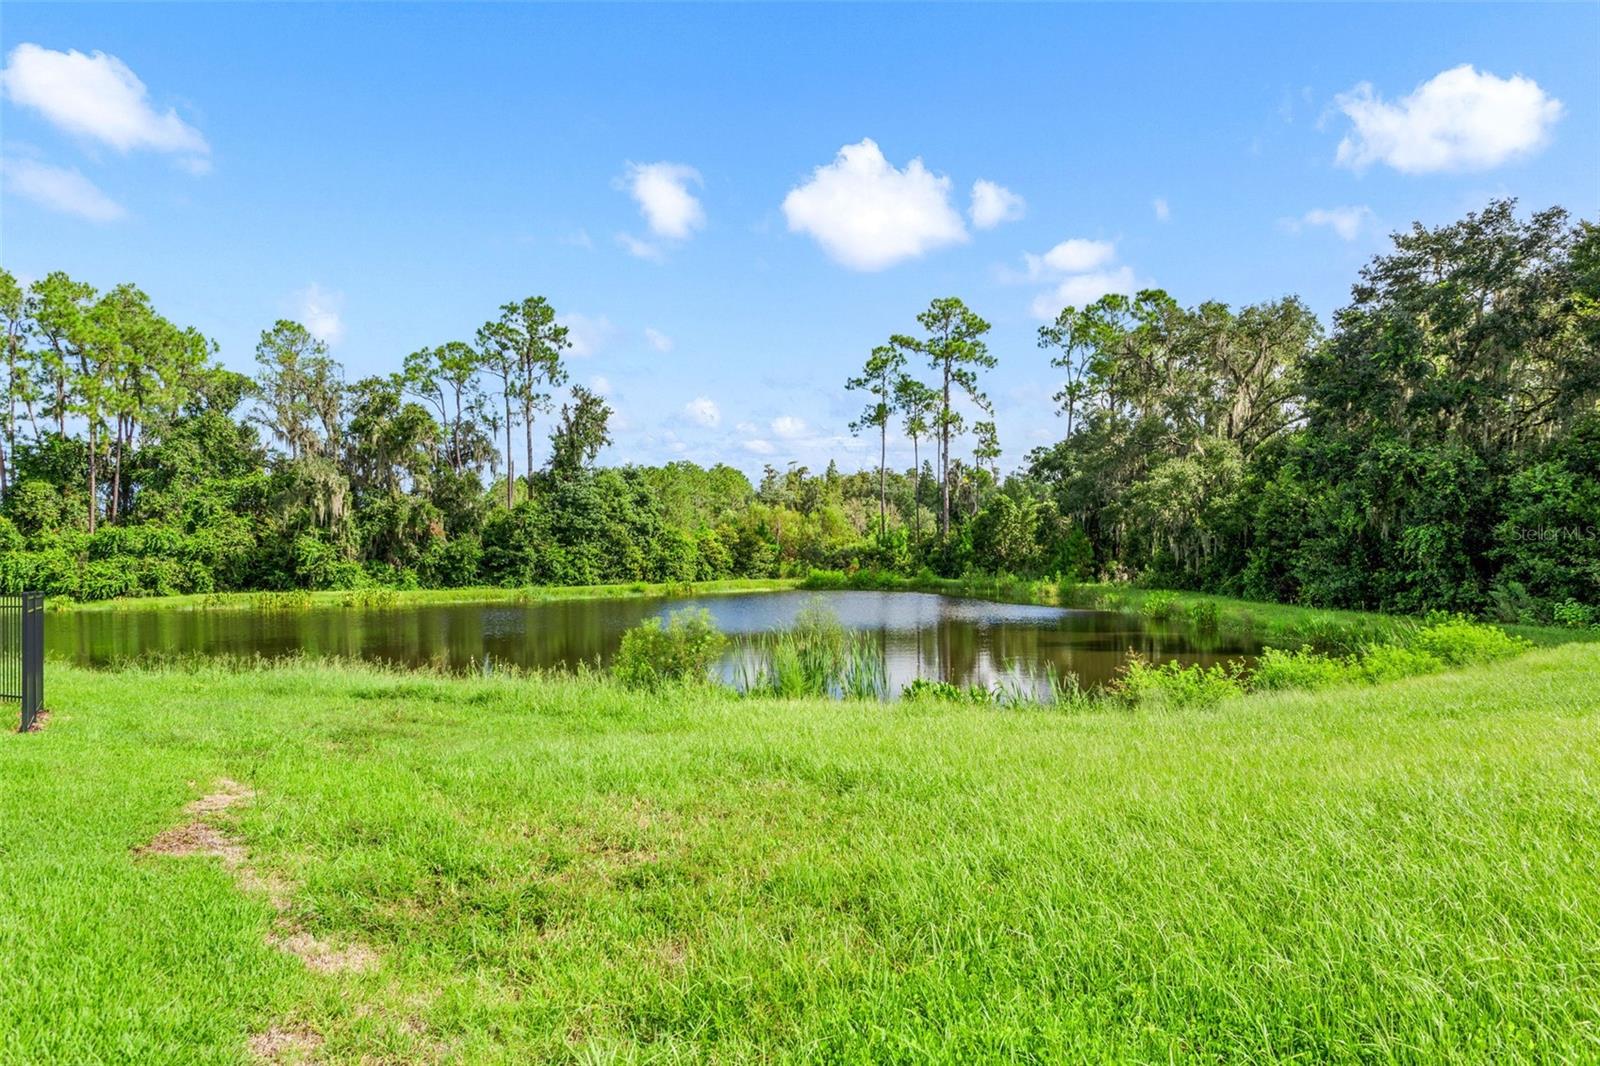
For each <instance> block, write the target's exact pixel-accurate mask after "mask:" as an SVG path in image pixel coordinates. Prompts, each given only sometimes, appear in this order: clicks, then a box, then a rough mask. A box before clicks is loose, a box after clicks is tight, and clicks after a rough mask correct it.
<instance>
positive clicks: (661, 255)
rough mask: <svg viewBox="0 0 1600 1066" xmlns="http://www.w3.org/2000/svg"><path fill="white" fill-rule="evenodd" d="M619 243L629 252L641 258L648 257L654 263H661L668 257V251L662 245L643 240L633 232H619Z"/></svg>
mask: <svg viewBox="0 0 1600 1066" xmlns="http://www.w3.org/2000/svg"><path fill="white" fill-rule="evenodd" d="M617 243H618V244H620V245H622V247H624V248H626V249H627V250H628V254H629V255H631V256H635V257H636V258H639V259H648V260H650V262H652V263H659V262H661V261H662V260H664V259H665V258H666V253H665V252H663V251H662V250H661V246H660V245H656V244H651V243H650V242H649V241H641V240H640V239H639V238H637V237H635V236H634V235H633V234H631V233H619V234H617Z"/></svg>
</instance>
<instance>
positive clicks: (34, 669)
mask: <svg viewBox="0 0 1600 1066" xmlns="http://www.w3.org/2000/svg"><path fill="white" fill-rule="evenodd" d="M5 700H16V701H18V702H19V703H21V704H22V731H23V732H24V733H26V732H27V731H28V730H30V729H32V728H33V722H34V719H35V718H37V717H38V716H39V708H40V707H42V706H43V705H44V593H42V592H23V593H0V701H5Z"/></svg>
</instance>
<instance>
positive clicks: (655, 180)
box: [622, 163, 706, 241]
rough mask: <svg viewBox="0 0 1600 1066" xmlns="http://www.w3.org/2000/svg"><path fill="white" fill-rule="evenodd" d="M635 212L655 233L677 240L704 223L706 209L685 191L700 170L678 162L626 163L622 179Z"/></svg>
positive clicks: (697, 180) (691, 194) (694, 180)
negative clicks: (635, 206)
mask: <svg viewBox="0 0 1600 1066" xmlns="http://www.w3.org/2000/svg"><path fill="white" fill-rule="evenodd" d="M622 181H623V184H624V186H625V187H626V188H627V190H628V193H629V194H630V195H631V196H632V197H633V198H634V199H635V200H636V201H638V204H639V213H640V214H642V215H643V216H644V220H645V222H646V223H647V224H649V226H650V231H651V232H652V233H654V234H656V235H657V236H660V237H667V238H670V239H672V240H676V241H681V240H683V239H685V238H686V237H688V236H689V235H690V234H692V233H693V232H694V231H695V230H697V229H699V228H700V227H702V226H704V225H705V224H706V212H705V209H704V208H703V207H701V206H700V201H699V200H697V199H695V196H694V194H693V193H691V192H690V191H689V184H690V183H691V182H693V183H694V184H695V185H702V184H704V182H702V181H701V180H700V172H699V171H698V170H696V169H695V168H694V167H691V166H685V165H684V164H682V163H629V164H628V173H627V174H626V176H624V178H623V179H622Z"/></svg>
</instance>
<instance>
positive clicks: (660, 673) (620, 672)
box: [612, 607, 727, 690]
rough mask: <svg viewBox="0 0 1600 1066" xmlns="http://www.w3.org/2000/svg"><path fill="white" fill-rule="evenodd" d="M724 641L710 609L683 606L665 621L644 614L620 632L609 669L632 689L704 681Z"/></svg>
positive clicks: (719, 653) (720, 652) (725, 643)
mask: <svg viewBox="0 0 1600 1066" xmlns="http://www.w3.org/2000/svg"><path fill="white" fill-rule="evenodd" d="M726 645H727V638H726V637H725V636H723V635H722V631H721V630H719V629H718V628H717V626H716V623H715V622H713V621H712V620H711V612H710V611H707V610H706V609H705V608H703V607H701V608H693V607H685V608H683V609H682V610H679V611H674V612H672V614H671V616H670V617H668V619H667V622H666V624H665V625H663V624H662V622H661V619H659V618H647V619H645V621H644V622H642V623H640V624H639V625H637V626H635V627H634V628H632V629H630V630H628V631H627V632H626V633H624V634H623V635H622V645H621V647H620V648H618V649H617V658H616V662H615V664H614V665H613V666H612V672H613V674H614V675H615V676H616V678H617V680H618V681H620V682H621V683H622V684H623V685H625V686H627V687H628V688H635V689H647V690H651V689H661V688H665V687H667V686H671V685H687V684H704V683H706V682H707V681H708V680H709V679H710V675H711V667H712V664H714V663H715V662H716V661H717V657H718V656H719V655H721V654H722V649H723V648H724V647H725V646H726Z"/></svg>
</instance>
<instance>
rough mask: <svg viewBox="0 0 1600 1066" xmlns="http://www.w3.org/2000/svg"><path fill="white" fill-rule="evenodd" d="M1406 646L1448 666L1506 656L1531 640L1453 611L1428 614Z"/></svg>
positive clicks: (1525, 647) (1521, 650)
mask: <svg viewBox="0 0 1600 1066" xmlns="http://www.w3.org/2000/svg"><path fill="white" fill-rule="evenodd" d="M1407 647H1410V648H1411V649H1413V650H1415V651H1419V652H1423V653H1425V654H1427V655H1431V656H1433V657H1434V658H1436V659H1438V660H1440V661H1441V662H1443V663H1445V664H1447V665H1449V666H1468V665H1473V664H1476V663H1487V662H1494V661H1495V660H1497V659H1508V658H1510V657H1511V656H1513V655H1518V654H1521V653H1522V652H1524V651H1526V650H1527V649H1528V648H1530V647H1532V644H1531V643H1529V641H1527V640H1526V639H1524V638H1522V637H1514V636H1511V635H1510V634H1509V633H1507V632H1506V631H1505V630H1503V629H1500V628H1498V627H1496V626H1489V625H1483V624H1482V623H1479V622H1473V621H1471V620H1470V619H1467V618H1465V617H1463V616H1461V615H1458V614H1453V615H1434V616H1431V617H1430V618H1429V619H1428V621H1427V623H1426V624H1425V625H1423V626H1422V627H1421V628H1419V629H1418V630H1417V631H1416V633H1415V634H1414V635H1413V636H1412V637H1411V639H1410V640H1409V641H1408V642H1407Z"/></svg>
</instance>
